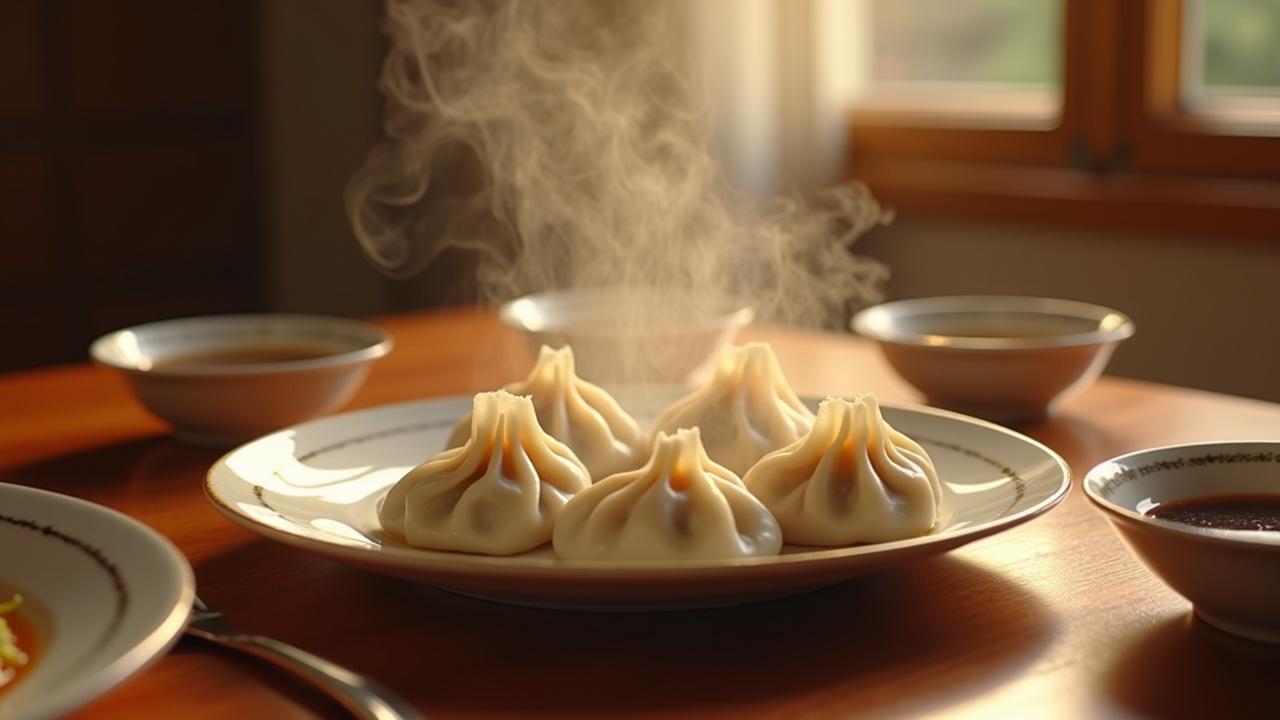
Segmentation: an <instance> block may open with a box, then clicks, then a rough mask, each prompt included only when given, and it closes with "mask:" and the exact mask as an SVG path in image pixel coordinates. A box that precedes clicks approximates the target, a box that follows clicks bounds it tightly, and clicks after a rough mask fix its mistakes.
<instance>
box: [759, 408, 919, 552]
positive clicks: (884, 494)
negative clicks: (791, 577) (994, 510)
mask: <svg viewBox="0 0 1280 720" xmlns="http://www.w3.org/2000/svg"><path fill="white" fill-rule="evenodd" d="M744 481H745V483H746V485H747V488H749V489H750V490H751V492H752V493H753V494H754V495H755V496H756V497H758V498H760V500H761V501H762V502H763V503H764V504H765V505H766V506H767V507H768V508H769V510H771V511H772V512H773V514H774V516H775V517H776V518H777V519H778V524H779V525H781V526H782V535H783V537H784V538H786V541H787V542H788V543H792V544H797V545H850V544H853V543H874V542H887V541H890V540H901V539H904V538H910V537H915V536H917V535H923V534H925V533H927V532H929V530H930V529H932V528H933V525H934V523H935V522H936V521H937V519H938V508H939V504H940V502H941V499H942V486H941V485H940V484H939V482H938V473H937V471H935V470H934V467H933V461H932V460H930V459H929V455H928V453H926V452H925V451H924V448H922V447H920V445H918V444H917V443H916V442H915V441H913V440H911V439H910V438H908V437H907V436H906V435H903V434H902V433H900V432H898V431H897V430H895V429H893V428H892V427H890V425H889V423H887V422H885V419H884V416H883V415H881V414H880V405H879V403H877V402H876V398H875V396H874V395H869V394H868V395H859V396H858V397H857V398H856V399H854V400H853V401H849V400H843V399H840V398H828V399H827V400H826V401H824V402H823V403H822V405H821V406H819V408H818V419H817V421H816V422H815V423H814V425H813V429H812V430H811V431H810V432H809V434H808V435H806V436H805V437H803V438H801V439H800V440H798V441H796V442H795V443H793V444H791V445H789V446H787V447H785V448H782V449H781V450H778V451H777V452H774V453H771V454H769V455H767V456H765V457H764V458H763V459H762V460H760V462H758V463H756V465H755V467H753V468H751V471H750V472H748V473H747V476H746V477H745V478H744Z"/></svg>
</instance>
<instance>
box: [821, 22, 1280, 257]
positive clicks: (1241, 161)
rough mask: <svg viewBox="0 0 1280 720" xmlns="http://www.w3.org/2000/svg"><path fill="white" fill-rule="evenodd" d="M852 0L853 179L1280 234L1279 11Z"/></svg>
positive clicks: (959, 204)
mask: <svg viewBox="0 0 1280 720" xmlns="http://www.w3.org/2000/svg"><path fill="white" fill-rule="evenodd" d="M851 1H852V7H854V8H855V10H854V11H852V15H851V16H849V17H846V18H844V21H845V22H848V23H850V24H849V25H847V26H848V27H856V28H858V32H859V33H861V34H860V36H859V37H857V38H854V39H853V42H851V43H849V44H850V46H851V47H854V48H857V51H856V52H857V57H854V58H852V59H850V60H848V61H847V65H846V66H849V67H851V68H852V70H853V72H852V75H854V76H855V77H856V78H857V80H856V82H851V83H850V84H849V92H848V97H849V103H850V105H851V106H852V107H853V108H854V111H853V115H852V122H851V133H852V134H851V138H852V141H851V143H850V147H851V157H850V162H851V174H852V175H853V176H854V177H857V178H860V179H863V180H865V181H866V182H867V183H868V184H869V185H870V186H871V187H872V189H873V190H874V191H875V192H876V193H877V195H879V196H881V197H882V198H884V199H885V200H887V201H888V202H890V203H891V204H894V205H897V206H898V207H900V208H902V209H904V210H910V211H915V212H920V213H931V212H932V213H941V214H947V215H967V216H975V215H980V216H984V217H1001V218H1006V219H1014V220H1037V219H1045V220H1052V221H1055V222H1062V221H1066V222H1073V223H1091V224H1102V225H1106V226H1110V227H1118V228H1121V229H1141V230H1153V231H1161V230H1170V231H1179V232H1193V233H1195V232H1214V233H1218V234H1222V233H1228V234H1234V235H1258V236H1262V235H1270V236H1274V235H1275V234H1276V228H1278V227H1280V182H1276V181H1278V180H1280V0H948V2H946V3H938V2H936V1H935V0H851Z"/></svg>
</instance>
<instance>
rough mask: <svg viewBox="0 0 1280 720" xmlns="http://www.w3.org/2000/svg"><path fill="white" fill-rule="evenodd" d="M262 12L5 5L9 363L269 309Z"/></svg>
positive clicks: (128, 4) (1, 299) (3, 359)
mask: <svg viewBox="0 0 1280 720" xmlns="http://www.w3.org/2000/svg"><path fill="white" fill-rule="evenodd" d="M256 27H257V8H256V5H255V4H254V3H253V2H250V1H249V0H182V1H181V2H172V1H168V0H5V1H4V2H2V3H0V370H11V369H15V368H21V367H29V366H33V365H39V364H45V363H54V362H64V361H70V360H81V359H84V357H85V354H86V348H87V345H88V343H89V341H90V340H92V339H93V337H95V336H97V335H98V334H101V333H103V332H106V331H108V330H111V329H115V328H118V327H122V326H125V325H130V324H133V323H138V322H145V321H149V320H157V319H163V318H168V317H177V316H182V315H193V314H207V313H219V312H234V311H248V310H261V309H265V307H266V301H267V298H266V278H267V273H266V251H265V249H264V248H263V245H262V229H261V227H260V224H261V223H260V218H261V210H260V197H259V196H260V193H259V172H258V165H259V157H260V153H259V149H258V136H259V135H258V125H259V123H258V117H257V106H258V102H257V97H256V93H257V86H258V83H257V74H258V61H257V57H258V48H257V33H256Z"/></svg>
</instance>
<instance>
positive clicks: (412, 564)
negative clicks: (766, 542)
mask: <svg viewBox="0 0 1280 720" xmlns="http://www.w3.org/2000/svg"><path fill="white" fill-rule="evenodd" d="M814 404H815V405H816V403H814ZM470 409H471V398H470V397H453V398H442V399H435V400H427V401H419V402H413V403H404V404H399V405H389V406H386V407H381V408H375V409H372V410H365V411H360V412H354V413H348V414H344V415H339V416H336V417H332V418H325V419H321V420H316V421H313V422H309V423H305V424H303V425H299V426H297V427H294V428H291V429H289V430H285V431H282V432H278V433H274V434H272V435H268V436H266V437H264V438H260V439H259V440H256V441H254V442H252V443H249V444H247V445H244V446H242V447H240V448H238V449H236V450H234V451H232V452H231V453H229V454H228V455H226V456H225V457H223V458H222V459H221V460H219V461H218V462H217V464H215V465H214V466H213V468H212V469H211V470H210V471H209V475H208V478H207V480H206V483H205V492H206V494H207V495H208V496H209V499H210V500H211V501H212V502H213V504H214V506H215V507H216V508H217V509H218V510H219V511H220V512H222V514H223V515H226V516H227V517H228V518H230V519H231V520H232V521H233V522H235V523H237V524H239V525H241V526H243V527H246V528H248V529H250V530H252V531H254V532H256V533H259V534H261V535H263V536H265V537H268V538H271V539H273V540H277V541H279V542H283V543H285V544H288V545H292V546H294V547H298V548H301V549H304V550H308V551H311V552H316V553H320V554H322V555H326V556H329V557H332V558H336V559H339V560H342V561H345V562H350V563H353V564H356V565H360V566H362V567H366V568H369V569H372V570H375V571H378V572H383V573H387V574H391V575H397V576H401V577H406V578H411V579H414V580H419V581H423V582H427V583H430V584H432V585H436V586H439V587H442V588H446V589H449V590H452V591H455V592H458V593H462V594H467V595H475V596H480V597H486V598H490V599H496V600H500V601H503V602H509V603H516V604H524V605H538V606H547V607H558V608H575V609H594V610H636V609H671V608H688V607H711V606H721V605H733V604H739V603H744V602H751V601H755V600H761V599H765V598H769V597H778V596H783V595H789V594H795V593H800V592H805V591H808V590H813V589H817V588H821V587H826V586H829V585H834V584H836V583H839V582H842V581H845V580H848V579H850V578H854V577H857V576H859V575H862V574H865V573H868V572H872V571H875V570H879V569H881V568H885V567H889V566H892V565H897V564H900V563H903V562H906V561H908V560H911V559H914V558H918V557H923V556H927V555H933V554H937V553H942V552H945V551H947V550H951V549H953V548H956V547H959V546H961V545H964V544H965V543H968V542H972V541H974V540H977V539H978V538H981V537H985V536H987V535H991V534H993V533H997V532H1000V531H1002V530H1005V529H1008V528H1010V527H1013V526H1014V525H1017V524H1019V523H1022V522H1025V521H1027V520H1029V519H1031V518H1032V517H1035V516H1036V515H1039V514H1040V513H1043V512H1045V511H1047V510H1048V509H1049V508H1051V507H1053V506H1054V505H1056V504H1057V503H1058V502H1059V501H1060V500H1062V498H1063V497H1065V496H1066V494H1067V490H1068V488H1069V487H1070V471H1069V470H1068V468H1067V465H1066V463H1065V462H1064V461H1063V460H1062V458H1060V457H1058V455H1056V454H1055V453H1054V452H1053V451H1052V450H1049V449H1048V448H1046V447H1045V446H1044V445H1041V444H1040V443H1038V442H1036V441H1034V440H1031V439H1030V438H1027V437H1024V436H1022V435H1019V434H1017V433H1015V432H1013V431H1010V430H1007V429H1005V428H1002V427H999V426H997V425H993V424H991V423H988V422H984V421H982V420H976V419H974V418H968V417H964V416H961V415H956V414H954V413H949V412H946V411H942V410H933V409H928V408H903V407H885V408H884V414H885V418H886V419H887V420H888V421H889V422H890V423H891V424H892V425H893V426H894V427H896V428H897V429H898V430H901V431H902V432H905V433H907V434H908V435H909V436H911V437H912V438H914V439H915V440H916V441H918V442H920V443H921V444H923V445H924V447H925V448H926V449H927V450H928V451H929V453H930V455H931V456H932V458H933V460H934V462H935V464H936V467H937V470H938V475H939V477H940V478H941V479H942V482H943V500H942V508H941V520H940V526H939V527H938V528H937V529H936V530H935V532H933V533H932V534H929V535H925V536H923V537H918V538H912V539H909V540H902V541H898V542H890V543H881V544H876V545H862V546H853V547H843V548H809V547H801V546H787V547H785V548H784V549H783V554H782V555H780V556H775V557H760V558H750V559H735V560H725V561H715V562H688V563H666V564H663V563H608V562H587V561H577V562H572V561H565V560H560V559H559V558H557V557H556V556H555V555H554V553H553V552H552V550H551V549H550V547H549V546H543V547H542V548H539V549H536V550H534V551H531V552H528V553H524V554H521V555H514V556H510V557H490V556H483V555H470V554H466V553H455V552H440V551H431V550H422V549H418V548H414V547H410V546H408V545H406V544H404V543H402V542H400V541H398V540H396V539H394V538H392V537H389V536H388V535H386V534H385V533H384V532H383V531H382V529H381V526H380V524H379V522H378V518H377V506H378V503H379V502H380V501H381V499H382V497H383V496H384V495H385V494H386V491H387V489H388V488H389V487H390V486H391V485H393V484H394V483H395V482H396V481H397V480H399V479H400V477H401V476H403V475H404V473H405V472H407V471H408V470H409V469H410V468H412V467H414V466H416V465H418V464H419V463H421V462H423V461H424V460H426V459H427V457H428V456H429V455H431V454H434V453H435V452H437V451H439V450H440V449H441V448H443V447H444V444H445V440H446V439H447V437H448V434H449V432H450V431H451V430H452V428H453V426H454V423H456V422H457V420H458V418H459V417H461V416H462V415H463V414H464V413H466V412H467V411H468V410H470Z"/></svg>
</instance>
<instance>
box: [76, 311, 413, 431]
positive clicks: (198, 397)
mask: <svg viewBox="0 0 1280 720" xmlns="http://www.w3.org/2000/svg"><path fill="white" fill-rule="evenodd" d="M391 347H392V340H391V337H390V336H389V335H388V334H387V333H386V332H385V331H384V330H382V329H381V328H378V327H375V326H373V325H370V324H368V323H363V322H359V321H356V320H346V319H342V318H330V317H319V316H312V315H217V316H208V317H193V318H183V319H179V320H166V321H162V322H155V323H149V324H146V325H138V326H135V327H131V328H126V329H124V330H118V331H116V332H113V333H110V334H108V335H104V336H103V337H100V338H98V339H97V340H95V341H94V343H93V345H92V346H91V347H90V350H89V353H90V355H91V356H92V357H93V359H94V361H96V362H98V363H100V364H102V365H106V366H108V367H112V368H115V369H117V370H119V371H121V372H122V373H123V374H124V376H125V378H126V379H127V380H128V381H129V385H130V387H131V388H132V389H133V391H134V393H135V394H136V395H137V396H138V399H139V400H141V401H142V404H143V405H145V406H146V407H147V409H149V410H150V411H151V412H152V413H154V414H155V415H157V416H159V417H160V418H162V419H164V420H166V421H168V422H169V423H170V424H171V425H172V426H173V429H174V434H175V435H177V436H178V437H179V438H182V439H184V440H188V441H190V442H195V443H199V444H205V445H234V444H238V443H240V442H243V441H245V440H249V439H252V438H254V437H257V436H259V435H263V434H265V433H268V432H271V431H273V430H278V429H280V428H282V427H285V426H288V425H292V424H294V423H298V422H301V421H303V420H307V419H310V418H313V417H316V416H319V415H323V414H324V413H327V412H330V411H332V410H336V409H337V408H339V407H341V406H342V405H343V404H344V403H346V402H347V400H349V399H351V396H352V394H354V393H355V391H356V389H358V388H359V387H360V384H361V383H362V382H364V379H365V377H366V376H367V375H368V374H369V369H370V367H371V366H372V363H373V361H374V360H376V359H378V358H380V357H382V356H383V355H386V354H387V353H388V352H390V351H391ZM262 352H265V356H260V357H255V356H257V355H259V353H262ZM231 354H236V355H239V356H240V357H239V358H234V357H231ZM266 356H275V357H272V358H267V357H266ZM198 357H202V358H205V359H204V360H203V361H200V362H196V361H194V360H193V358H198Z"/></svg>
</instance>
